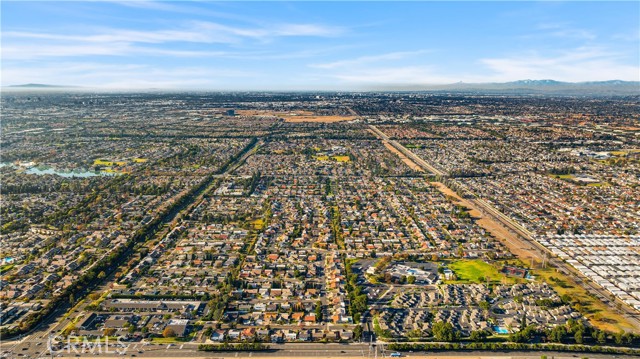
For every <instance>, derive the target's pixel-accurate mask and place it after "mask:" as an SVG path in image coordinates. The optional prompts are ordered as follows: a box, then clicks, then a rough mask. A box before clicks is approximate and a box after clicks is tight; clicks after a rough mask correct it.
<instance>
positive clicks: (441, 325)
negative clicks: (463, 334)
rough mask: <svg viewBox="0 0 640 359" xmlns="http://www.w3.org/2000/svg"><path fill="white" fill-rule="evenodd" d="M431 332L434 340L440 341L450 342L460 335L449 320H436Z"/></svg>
mask: <svg viewBox="0 0 640 359" xmlns="http://www.w3.org/2000/svg"><path fill="white" fill-rule="evenodd" d="M432 332H433V336H434V337H435V338H436V340H437V341H440V342H452V341H455V340H457V339H458V338H459V336H460V334H459V333H458V332H456V331H455V329H454V328H453V325H452V324H451V323H449V322H437V323H435V324H433V329H432Z"/></svg>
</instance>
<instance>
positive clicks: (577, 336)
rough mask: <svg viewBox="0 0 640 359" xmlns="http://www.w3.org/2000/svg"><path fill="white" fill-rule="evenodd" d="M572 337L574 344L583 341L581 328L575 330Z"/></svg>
mask: <svg viewBox="0 0 640 359" xmlns="http://www.w3.org/2000/svg"><path fill="white" fill-rule="evenodd" d="M573 339H574V340H575V341H576V344H582V343H584V333H583V332H582V330H577V331H576V333H575V334H574V335H573Z"/></svg>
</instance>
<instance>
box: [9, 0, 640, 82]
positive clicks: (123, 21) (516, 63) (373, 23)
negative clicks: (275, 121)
mask: <svg viewBox="0 0 640 359" xmlns="http://www.w3.org/2000/svg"><path fill="white" fill-rule="evenodd" d="M1 7H2V8H1V10H2V25H1V26H2V35H1V40H2V85H3V86H6V85H12V84H21V83H49V84H64V85H77V86H89V87H104V88H128V89H138V88H149V87H154V88H176V89H177V88H183V89H211V90H314V89H318V90H359V89H373V88H377V87H384V86H390V85H391V86H393V85H419V84H444V83H453V82H458V81H463V82H504V81H515V80H521V79H555V80H561V81H572V82H578V81H599V80H612V79H621V80H635V81H638V80H640V2H637V1H629V2H609V1H607V2H577V1H570V2H520V1H511V2H480V1H477V2H401V3H398V2H215V3H213V2H205V1H181V2H167V1H128V2H127V1H93V2H83V1H72V2H60V1H56V2H34V1H4V0H3V1H2V2H1Z"/></svg>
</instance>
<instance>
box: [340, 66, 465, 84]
mask: <svg viewBox="0 0 640 359" xmlns="http://www.w3.org/2000/svg"><path fill="white" fill-rule="evenodd" d="M332 77H335V78H337V79H339V80H341V81H343V82H347V83H353V84H391V85H393V84H398V85H402V84H407V85H418V84H445V83H451V82H453V81H452V79H451V78H450V77H447V76H443V75H441V74H439V73H438V71H437V70H436V68H435V67H432V66H400V67H375V68H367V69H360V70H350V71H345V72H340V73H336V74H333V75H332Z"/></svg>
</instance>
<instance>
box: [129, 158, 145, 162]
mask: <svg viewBox="0 0 640 359" xmlns="http://www.w3.org/2000/svg"><path fill="white" fill-rule="evenodd" d="M147 161H149V160H148V159H146V158H134V159H133V162H135V163H144V162H147Z"/></svg>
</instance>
